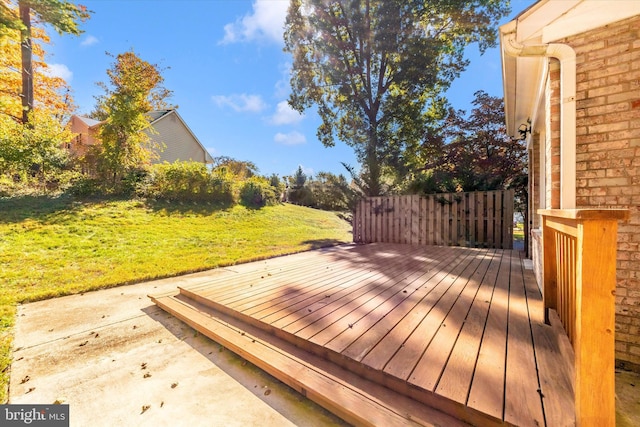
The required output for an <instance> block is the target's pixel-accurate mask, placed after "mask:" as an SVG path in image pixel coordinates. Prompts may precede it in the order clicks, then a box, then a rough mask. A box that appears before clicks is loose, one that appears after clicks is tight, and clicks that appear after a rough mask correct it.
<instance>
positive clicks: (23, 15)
mask: <svg viewBox="0 0 640 427" xmlns="http://www.w3.org/2000/svg"><path fill="white" fill-rule="evenodd" d="M19 11H20V20H22V24H24V26H25V29H24V30H22V34H21V37H20V51H21V54H22V94H21V97H22V123H23V124H26V123H28V122H29V112H30V111H31V110H32V109H33V61H32V51H31V15H30V12H31V8H30V7H29V5H28V4H24V3H23V2H20V6H19Z"/></svg>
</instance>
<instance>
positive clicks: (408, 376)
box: [180, 233, 573, 426]
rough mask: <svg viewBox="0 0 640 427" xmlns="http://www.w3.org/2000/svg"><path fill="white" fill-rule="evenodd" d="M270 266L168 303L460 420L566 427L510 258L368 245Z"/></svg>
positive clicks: (528, 284) (545, 330)
mask: <svg viewBox="0 0 640 427" xmlns="http://www.w3.org/2000/svg"><path fill="white" fill-rule="evenodd" d="M400 234H401V233H400ZM281 258H282V259H274V260H266V261H263V262H261V263H259V264H256V265H255V266H254V267H253V268H249V267H246V268H241V269H239V270H241V271H238V272H236V273H233V274H231V273H230V274H227V275H223V277H222V276H221V277H218V278H216V279H215V280H212V281H210V282H208V283H205V284H200V285H197V286H190V287H186V288H184V289H181V290H180V295H181V296H182V297H183V298H192V299H194V301H197V302H198V303H201V304H204V305H205V306H207V307H211V308H212V309H215V310H219V311H220V313H223V314H224V315H228V316H232V317H236V318H237V319H239V320H241V321H243V322H247V323H248V324H249V325H251V327H254V328H259V329H262V330H264V331H265V332H267V333H269V334H273V335H275V336H277V337H278V338H280V339H284V340H286V341H289V342H291V343H292V344H293V345H294V346H296V347H299V348H300V349H302V350H304V351H309V352H311V353H313V354H315V355H316V356H318V357H321V358H323V359H324V360H327V361H328V362H330V363H336V364H337V365H339V366H342V367H343V368H345V369H348V370H350V371H352V372H354V373H358V374H360V375H363V376H365V377H367V378H368V379H369V380H372V381H376V382H378V383H379V384H381V385H384V386H385V387H388V388H390V389H391V390H394V391H395V392H397V393H400V394H402V395H407V396H410V397H411V398H413V399H416V400H418V401H420V402H423V403H425V404H427V405H429V406H433V407H436V408H437V409H440V410H443V411H445V412H447V413H450V414H451V415H454V416H457V417H459V418H460V419H463V420H465V421H467V422H471V423H480V424H485V423H486V424H488V425H490V424H501V423H503V422H504V423H507V424H513V425H523V426H526V425H532V426H534V425H535V426H540V425H545V422H546V423H547V425H558V424H563V423H564V424H571V422H572V420H573V418H572V417H573V413H572V410H571V408H570V406H569V405H568V403H567V402H571V398H572V389H571V382H570V380H567V378H569V376H568V375H563V376H562V375H561V376H562V378H560V377H558V378H556V377H557V376H558V371H557V370H556V371H554V372H549V371H550V370H552V369H553V367H554V366H562V363H564V362H563V359H562V357H561V356H560V355H559V354H557V353H559V351H558V350H557V345H558V343H557V342H556V340H554V339H553V334H552V333H551V331H550V329H549V328H550V327H548V326H547V325H544V323H543V322H542V320H543V313H542V304H541V296H540V292H539V290H538V288H537V285H536V284H535V281H534V280H535V279H534V278H533V275H532V274H526V272H525V270H524V269H523V267H522V260H521V258H520V254H519V252H518V251H513V250H500V249H478V248H461V247H437V246H417V245H416V246H412V245H402V244H369V245H361V246H360V245H358V246H348V247H342V248H334V249H328V250H322V251H311V252H308V253H304V254H298V255H291V256H286V257H281ZM541 369H542V370H545V371H544V372H538V371H540V370H541ZM556 384H559V385H558V386H556ZM545 395H548V396H550V397H549V399H551V398H552V399H553V401H548V400H549V399H547V398H545V397H543V396H545ZM545 417H546V419H545ZM551 422H552V423H553V424H550V423H551Z"/></svg>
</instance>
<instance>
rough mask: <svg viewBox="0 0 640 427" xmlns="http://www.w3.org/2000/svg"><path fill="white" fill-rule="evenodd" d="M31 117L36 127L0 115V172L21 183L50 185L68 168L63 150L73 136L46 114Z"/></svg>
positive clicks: (40, 113) (32, 114) (36, 112)
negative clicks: (34, 179) (32, 181)
mask: <svg viewBox="0 0 640 427" xmlns="http://www.w3.org/2000/svg"><path fill="white" fill-rule="evenodd" d="M29 118H30V123H31V124H32V125H33V126H23V125H21V124H20V123H18V122H17V121H16V120H14V119H12V118H11V117H9V116H7V115H0V171H2V172H3V174H4V175H5V176H8V175H9V176H13V177H17V178H19V179H20V180H21V181H29V180H30V179H31V178H36V179H37V180H38V181H39V182H42V183H44V184H47V183H48V182H50V181H53V180H56V177H57V176H58V174H59V173H60V172H61V170H62V169H63V168H64V167H65V166H66V164H67V161H68V159H67V155H66V151H65V150H63V148H62V147H63V146H64V144H65V143H66V142H68V141H70V140H71V139H72V137H73V134H72V133H71V132H70V131H69V129H68V128H67V127H65V126H63V125H62V124H61V123H60V122H59V121H57V120H55V119H54V118H53V117H52V116H51V115H49V114H48V113H46V112H43V111H39V110H34V111H32V112H31V113H29Z"/></svg>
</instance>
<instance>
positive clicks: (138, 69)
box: [96, 51, 171, 184]
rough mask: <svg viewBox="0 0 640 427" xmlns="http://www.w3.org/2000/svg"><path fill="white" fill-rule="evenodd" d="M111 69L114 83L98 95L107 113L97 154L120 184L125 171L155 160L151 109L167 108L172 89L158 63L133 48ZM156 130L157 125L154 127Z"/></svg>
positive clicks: (107, 172) (105, 170) (101, 109)
mask: <svg viewBox="0 0 640 427" xmlns="http://www.w3.org/2000/svg"><path fill="white" fill-rule="evenodd" d="M115 59H116V60H115V63H114V64H113V66H112V68H110V69H109V70H107V75H108V76H109V79H110V83H111V86H107V85H106V84H104V83H100V86H101V87H102V88H103V89H104V90H105V94H104V95H102V96H100V97H98V105H97V107H96V111H98V112H100V114H102V115H103V117H105V118H106V119H105V121H104V123H103V124H102V125H101V126H100V129H99V131H98V138H99V139H100V141H101V144H100V145H97V146H96V149H97V150H99V152H98V154H97V157H98V159H99V166H100V168H101V170H102V172H103V174H105V175H108V176H109V177H110V178H111V179H112V183H113V184H116V183H117V182H118V180H119V179H121V178H122V177H123V176H124V174H125V173H127V172H128V171H130V170H132V169H136V168H141V167H145V166H147V165H148V164H150V163H151V160H152V159H153V156H154V153H155V152H154V150H157V149H159V148H160V147H157V146H155V145H154V144H153V142H152V140H151V138H150V137H149V135H147V134H146V133H145V132H143V130H145V129H149V117H148V113H149V112H150V111H152V110H155V109H159V108H166V102H165V100H166V99H167V98H168V97H169V96H170V95H171V91H169V90H167V89H166V88H164V87H163V86H162V83H163V82H164V78H163V77H162V74H161V71H160V69H159V68H158V66H157V65H155V64H150V63H149V62H147V61H144V60H142V59H140V58H139V57H138V56H137V55H136V54H135V53H134V52H133V51H129V52H125V53H121V54H119V55H117V56H116V58H115ZM151 130H152V131H153V129H151Z"/></svg>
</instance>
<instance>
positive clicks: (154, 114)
mask: <svg viewBox="0 0 640 427" xmlns="http://www.w3.org/2000/svg"><path fill="white" fill-rule="evenodd" d="M171 115H174V116H175V117H176V118H178V120H179V121H180V123H182V125H183V126H184V128H185V129H186V130H187V132H189V134H190V135H191V136H192V137H193V139H194V141H196V143H197V144H198V145H199V146H200V148H202V151H204V153H205V163H213V157H211V154H209V151H207V149H206V148H205V147H204V145H202V143H201V142H200V140H199V139H198V137H197V136H196V135H195V134H194V133H193V131H192V130H191V129H190V128H189V126H188V125H187V123H185V121H184V120H183V119H182V117H181V116H180V114H178V111H177V110H176V109H175V108H174V109H168V110H154V111H150V112H149V113H147V116H148V117H149V126H154V125H155V124H156V123H158V122H159V121H161V120H163V119H164V118H166V117H169V116H171ZM75 117H77V118H78V119H79V120H80V121H82V122H83V123H85V124H86V125H87V126H88V127H89V128H93V127H95V126H98V125H100V124H101V123H102V121H99V120H94V119H90V118H89V117H83V116H75Z"/></svg>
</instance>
